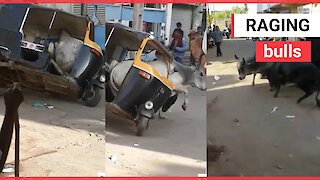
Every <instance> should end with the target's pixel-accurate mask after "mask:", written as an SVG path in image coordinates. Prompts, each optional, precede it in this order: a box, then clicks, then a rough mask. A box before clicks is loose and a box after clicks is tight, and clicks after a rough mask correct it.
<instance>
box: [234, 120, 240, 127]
mask: <svg viewBox="0 0 320 180" xmlns="http://www.w3.org/2000/svg"><path fill="white" fill-rule="evenodd" d="M233 122H235V123H237V125H238V126H240V120H239V119H237V118H235V119H234V120H233Z"/></svg>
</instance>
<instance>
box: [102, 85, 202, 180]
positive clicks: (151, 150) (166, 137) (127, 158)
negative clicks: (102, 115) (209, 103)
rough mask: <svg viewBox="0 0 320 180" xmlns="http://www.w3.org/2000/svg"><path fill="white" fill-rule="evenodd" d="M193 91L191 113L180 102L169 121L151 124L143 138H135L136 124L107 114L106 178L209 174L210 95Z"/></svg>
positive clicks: (157, 120) (174, 107)
mask: <svg viewBox="0 0 320 180" xmlns="http://www.w3.org/2000/svg"><path fill="white" fill-rule="evenodd" d="M189 90H190V93H189V100H190V102H189V106H188V109H187V111H185V112H184V111H183V110H182V108H181V105H182V99H181V98H179V99H178V101H177V102H176V104H175V105H174V106H173V107H172V108H171V112H167V113H166V114H165V115H166V116H167V117H168V118H167V119H159V118H156V119H153V120H151V122H150V126H149V129H148V130H147V132H146V133H145V135H144V136H143V137H137V136H136V135H135V133H136V126H135V124H134V123H133V122H131V121H130V120H126V119H123V118H119V117H116V116H114V115H113V114H111V113H110V112H109V113H108V112H107V118H106V119H107V122H108V127H107V132H106V158H107V159H106V176H138V177H139V176H198V174H204V173H205V169H206V133H205V132H206V108H205V106H206V92H204V91H200V90H198V89H193V88H190V89H189ZM107 110H108V105H107ZM134 144H138V145H139V146H138V147H137V145H136V146H134ZM110 159H112V161H111V160H110Z"/></svg>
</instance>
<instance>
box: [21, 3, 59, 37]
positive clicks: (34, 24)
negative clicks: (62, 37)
mask: <svg viewBox="0 0 320 180" xmlns="http://www.w3.org/2000/svg"><path fill="white" fill-rule="evenodd" d="M53 15H54V12H53V11H48V10H47V9H40V8H30V9H29V13H28V14H27V17H26V20H25V22H24V24H22V34H23V39H24V40H25V41H29V42H33V41H34V39H35V38H39V39H46V38H47V37H48V33H49V26H50V23H51V20H52V18H53Z"/></svg>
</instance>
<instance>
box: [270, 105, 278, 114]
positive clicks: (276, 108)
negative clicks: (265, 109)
mask: <svg viewBox="0 0 320 180" xmlns="http://www.w3.org/2000/svg"><path fill="white" fill-rule="evenodd" d="M278 109H279V108H278V107H277V106H276V107H273V108H272V111H271V113H274V112H276V111H277V110H278Z"/></svg>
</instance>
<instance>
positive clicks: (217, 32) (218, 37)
mask: <svg viewBox="0 0 320 180" xmlns="http://www.w3.org/2000/svg"><path fill="white" fill-rule="evenodd" d="M222 37H223V35H222V32H221V31H220V28H219V26H216V28H215V30H214V32H213V39H214V42H215V44H216V45H217V57H219V56H222V53H221V49H220V45H221V42H222Z"/></svg>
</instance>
